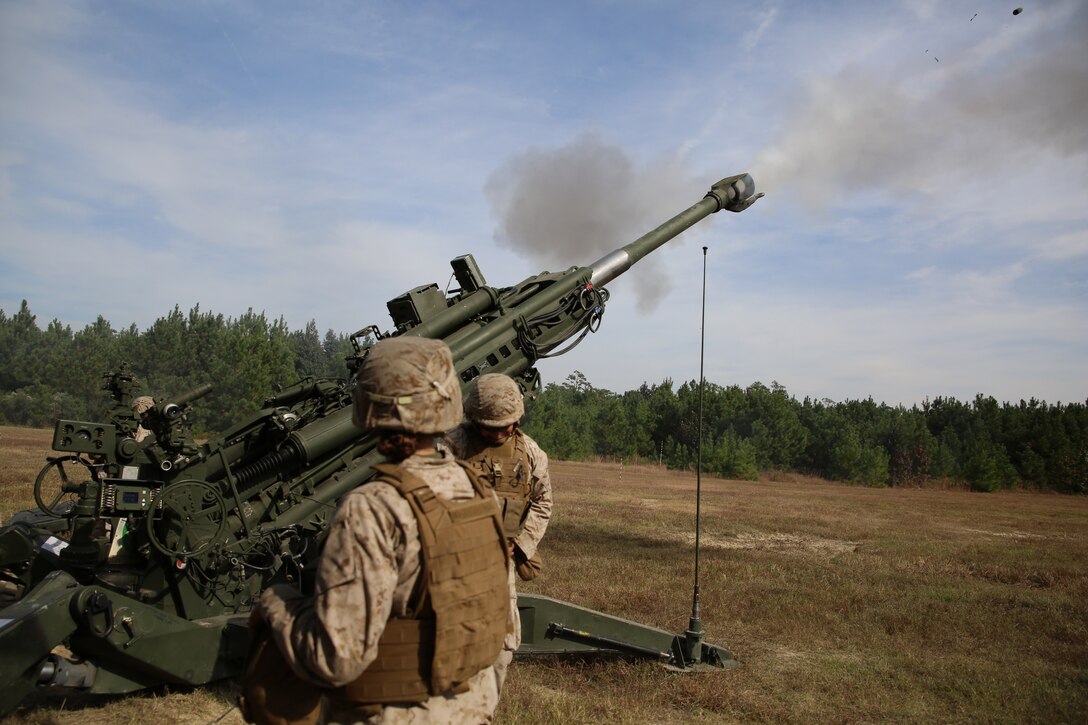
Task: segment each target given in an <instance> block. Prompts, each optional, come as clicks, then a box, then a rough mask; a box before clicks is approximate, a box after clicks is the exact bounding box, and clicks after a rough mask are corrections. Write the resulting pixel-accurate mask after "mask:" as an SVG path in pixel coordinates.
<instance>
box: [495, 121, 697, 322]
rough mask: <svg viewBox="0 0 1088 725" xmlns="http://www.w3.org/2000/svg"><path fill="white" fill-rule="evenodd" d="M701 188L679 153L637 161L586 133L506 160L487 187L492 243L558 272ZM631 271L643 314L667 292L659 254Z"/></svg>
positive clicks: (632, 235) (657, 219)
mask: <svg viewBox="0 0 1088 725" xmlns="http://www.w3.org/2000/svg"><path fill="white" fill-rule="evenodd" d="M701 186H702V185H701V184H700V183H698V182H696V181H694V180H693V179H692V178H691V177H690V175H689V174H688V173H687V172H686V171H685V169H684V168H683V165H682V162H681V161H679V160H678V159H676V158H673V159H668V160H664V161H659V162H654V163H649V164H645V165H642V166H639V165H638V164H636V163H635V162H634V161H632V160H631V158H630V157H629V156H628V155H627V153H626V152H625V151H624V150H623V149H622V148H620V147H619V146H615V145H611V144H608V143H605V142H604V141H602V140H601V139H600V138H599V137H598V136H597V135H596V134H593V133H584V134H582V135H580V136H579V137H577V138H576V139H574V140H573V141H572V142H571V143H569V144H567V145H565V146H562V147H560V148H555V149H540V148H533V149H530V150H529V151H527V152H525V153H523V154H520V155H518V156H515V157H513V158H511V159H510V160H509V161H507V162H506V163H505V164H503V165H502V166H501V167H499V168H498V169H497V170H496V171H494V172H493V173H492V174H491V176H490V178H489V179H488V181H487V184H486V186H485V192H486V194H487V197H488V200H489V201H490V203H491V209H492V214H493V216H494V217H495V219H496V222H497V224H496V230H495V241H496V243H497V244H498V245H499V246H500V247H504V248H506V249H511V250H513V251H515V252H517V253H519V254H521V255H524V256H526V257H528V258H529V259H531V260H532V261H533V262H535V263H537V264H540V265H542V266H543V267H546V268H549V269H550V270H551V271H556V270H560V269H566V268H567V267H570V266H572V265H586V264H591V263H592V262H595V261H596V260H597V259H599V258H600V257H601V256H603V255H604V254H607V253H608V252H611V251H612V250H614V249H617V248H618V247H621V246H623V245H624V244H627V243H628V242H631V241H634V240H635V239H637V238H638V237H639V236H641V235H642V234H644V233H645V232H647V231H649V230H650V229H652V228H654V227H656V226H657V225H658V224H660V223H661V222H663V221H665V220H666V219H668V218H670V217H671V216H673V215H674V214H676V213H677V212H679V211H682V210H683V209H685V208H687V207H688V206H690V205H691V204H692V203H694V202H695V201H698V199H699V196H700V193H699V189H700V187H701ZM678 242H679V240H677V241H674V242H672V243H673V244H676V243H678ZM662 251H663V250H662ZM659 253H660V252H659ZM629 274H631V275H632V276H634V277H635V280H636V284H637V287H638V302H637V304H638V308H639V310H640V311H643V312H649V311H652V310H653V309H654V308H655V307H656V306H657V304H658V303H660V302H661V300H662V299H664V297H665V295H667V294H668V292H669V290H670V289H671V282H670V280H669V278H668V275H667V273H666V272H665V270H664V265H662V264H661V263H660V259H659V258H658V257H656V255H651V256H650V257H647V258H646V259H644V260H642V261H641V262H639V264H638V266H636V267H634V268H633V269H632V270H631V272H630V273H629Z"/></svg>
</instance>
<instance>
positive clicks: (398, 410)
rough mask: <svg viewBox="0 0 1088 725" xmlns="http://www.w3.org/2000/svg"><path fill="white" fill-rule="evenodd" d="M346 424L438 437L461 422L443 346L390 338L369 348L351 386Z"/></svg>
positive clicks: (458, 398) (424, 340)
mask: <svg viewBox="0 0 1088 725" xmlns="http://www.w3.org/2000/svg"><path fill="white" fill-rule="evenodd" d="M353 396H354V403H355V405H354V409H353V411H352V422H353V423H355V425H356V426H357V427H359V428H365V429H366V430H375V429H382V430H390V431H403V432H406V433H423V434H426V433H435V434H437V433H442V432H444V431H447V430H449V429H450V428H452V427H453V426H455V425H457V424H458V423H460V422H461V419H462V417H463V413H464V409H463V407H462V403H461V386H460V384H459V383H458V380H457V373H456V371H455V370H454V368H453V358H452V356H451V355H450V349H449V347H448V346H447V345H446V343H444V342H442V341H441V340H430V339H427V338H423V337H391V338H386V339H384V340H379V341H378V342H377V343H375V345H374V346H373V347H372V348H370V351H369V353H367V357H366V361H365V363H364V364H363V367H362V370H360V371H359V378H358V380H357V381H356V384H355V390H354V393H353Z"/></svg>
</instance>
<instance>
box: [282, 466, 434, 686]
mask: <svg viewBox="0 0 1088 725" xmlns="http://www.w3.org/2000/svg"><path fill="white" fill-rule="evenodd" d="M415 527H416V523H415V517H414V516H413V515H412V512H411V509H410V508H409V506H408V503H407V502H406V501H405V500H404V499H403V498H402V497H401V496H400V495H399V494H397V493H396V491H394V490H393V489H392V488H391V487H389V486H386V485H382V484H373V485H371V486H367V487H365V488H364V489H361V490H359V491H358V492H355V493H353V494H349V495H348V496H346V497H345V498H344V501H343V502H342V503H341V505H340V508H339V509H338V510H337V512H336V515H335V516H334V518H333V520H332V523H331V524H330V525H329V533H328V538H327V539H326V541H325V548H324V553H323V554H322V556H321V561H320V562H319V565H318V572H317V582H316V587H315V595H314V597H313V598H309V597H302V596H301V595H299V594H297V592H294V590H292V589H290V588H289V587H288V588H286V589H287V590H288V592H287V594H288V596H284V594H285V592H284V589H285V587H283V586H277V587H272V588H270V589H269V590H267V591H265V593H264V594H263V595H262V596H261V606H262V607H263V608H264V611H265V617H266V618H267V620H268V622H269V625H270V626H271V628H272V631H273V636H274V637H275V639H276V640H277V644H278V645H279V647H280V650H281V651H282V652H283V653H284V656H285V658H286V659H287V661H288V662H289V663H290V664H291V667H292V669H294V670H295V672H296V673H297V674H299V675H300V676H302V677H305V678H306V679H308V680H311V681H314V682H317V683H319V684H323V685H333V686H339V685H343V684H346V683H348V682H351V681H352V680H354V679H356V678H357V677H358V676H359V675H360V674H362V672H363V670H364V669H366V667H367V666H368V665H369V664H370V663H371V662H373V661H374V658H375V656H376V655H377V643H378V640H379V638H380V637H381V635H382V632H383V631H384V630H385V624H386V622H387V621H388V620H389V616H390V612H391V610H392V606H393V595H394V591H395V589H396V586H397V582H398V579H399V577H400V568H401V567H400V564H401V562H403V561H404V560H405V558H406V556H405V549H406V546H405V542H406V541H407V542H413V543H414V544H415V546H416V548H418V543H417V540H418V534H417V533H416V530H415ZM408 528H411V529H412V531H407V530H406V529H408ZM417 560H418V552H417V556H416V557H415V558H414V559H412V561H417Z"/></svg>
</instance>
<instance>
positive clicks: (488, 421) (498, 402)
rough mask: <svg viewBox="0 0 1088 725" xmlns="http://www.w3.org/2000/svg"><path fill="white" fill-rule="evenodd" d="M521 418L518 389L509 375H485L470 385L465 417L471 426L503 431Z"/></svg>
mask: <svg viewBox="0 0 1088 725" xmlns="http://www.w3.org/2000/svg"><path fill="white" fill-rule="evenodd" d="M524 415H525V403H524V402H523V401H522V395H521V388H519V387H518V384H517V383H515V382H514V380H513V379H512V378H511V377H510V376H509V375H503V374H502V373H487V374H486V375H481V376H480V377H478V378H476V379H475V380H473V381H472V388H471V389H470V390H469V393H468V399H467V400H465V417H466V418H468V419H469V420H471V421H472V422H473V423H479V424H480V425H486V426H487V427H489V428H503V427H505V426H508V425H510V424H511V423H517V422H518V421H519V420H521V418H522V416H524ZM451 427H452V426H451Z"/></svg>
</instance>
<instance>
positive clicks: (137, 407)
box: [132, 395, 155, 443]
mask: <svg viewBox="0 0 1088 725" xmlns="http://www.w3.org/2000/svg"><path fill="white" fill-rule="evenodd" d="M154 407H155V399H154V398H152V397H151V396H150V395H141V396H140V397H138V398H136V400H134V401H132V410H133V412H135V413H136V415H143V414H144V412H145V411H148V410H151V409H152V408H154ZM149 435H151V431H149V430H148V429H147V428H144V427H143V425H142V424H141V425H137V426H136V431H135V432H134V433H133V437H134V438H135V439H136V442H137V443H141V442H143V440H144V438H147V437H148V436H149Z"/></svg>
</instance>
